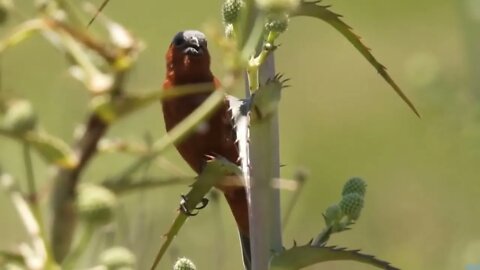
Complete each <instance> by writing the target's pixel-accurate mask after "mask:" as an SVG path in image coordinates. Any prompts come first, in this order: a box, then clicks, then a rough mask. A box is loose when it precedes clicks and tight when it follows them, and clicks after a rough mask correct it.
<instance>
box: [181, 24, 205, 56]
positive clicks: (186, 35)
mask: <svg viewBox="0 0 480 270" xmlns="http://www.w3.org/2000/svg"><path fill="white" fill-rule="evenodd" d="M172 44H173V45H174V46H175V47H177V48H179V49H181V50H182V51H183V52H184V53H185V54H188V55H194V56H195V55H201V54H203V52H204V51H205V50H206V48H207V40H206V37H205V34H203V33H202V32H200V31H197V30H186V31H182V32H178V33H177V34H176V35H175V36H174V37H173V40H172Z"/></svg>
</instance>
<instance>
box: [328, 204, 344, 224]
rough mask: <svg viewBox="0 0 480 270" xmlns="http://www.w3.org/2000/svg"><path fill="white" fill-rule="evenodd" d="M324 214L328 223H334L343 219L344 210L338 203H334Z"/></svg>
mask: <svg viewBox="0 0 480 270" xmlns="http://www.w3.org/2000/svg"><path fill="white" fill-rule="evenodd" d="M324 215H325V219H326V221H327V224H332V223H334V222H336V221H340V220H341V219H342V217H343V212H342V209H341V208H340V206H339V205H338V204H334V205H331V206H330V207H328V208H327V210H326V211H325V214H324Z"/></svg>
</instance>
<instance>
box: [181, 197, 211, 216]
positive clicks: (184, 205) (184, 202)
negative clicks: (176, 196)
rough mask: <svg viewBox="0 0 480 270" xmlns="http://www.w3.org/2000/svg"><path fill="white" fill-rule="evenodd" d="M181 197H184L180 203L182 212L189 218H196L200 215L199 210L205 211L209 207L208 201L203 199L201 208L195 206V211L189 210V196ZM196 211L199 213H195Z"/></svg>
mask: <svg viewBox="0 0 480 270" xmlns="http://www.w3.org/2000/svg"><path fill="white" fill-rule="evenodd" d="M181 197H182V201H181V202H180V211H181V212H182V213H184V214H185V215H187V216H189V217H194V216H196V215H198V212H199V211H198V210H200V209H203V208H205V207H207V205H208V199H207V198H202V200H201V201H200V205H199V206H195V208H194V209H193V210H189V209H188V207H187V201H188V198H187V196H185V195H181ZM194 210H197V211H196V212H193V211H194Z"/></svg>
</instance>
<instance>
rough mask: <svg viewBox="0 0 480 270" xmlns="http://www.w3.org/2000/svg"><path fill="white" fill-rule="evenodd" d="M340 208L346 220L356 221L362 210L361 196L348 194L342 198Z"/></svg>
mask: <svg viewBox="0 0 480 270" xmlns="http://www.w3.org/2000/svg"><path fill="white" fill-rule="evenodd" d="M340 208H341V209H342V211H343V213H344V214H345V215H346V216H347V217H348V218H350V219H352V220H356V219H358V218H359V217H360V212H361V211H362V208H363V196H362V195H360V194H358V193H350V194H347V195H345V196H343V198H342V200H341V201H340Z"/></svg>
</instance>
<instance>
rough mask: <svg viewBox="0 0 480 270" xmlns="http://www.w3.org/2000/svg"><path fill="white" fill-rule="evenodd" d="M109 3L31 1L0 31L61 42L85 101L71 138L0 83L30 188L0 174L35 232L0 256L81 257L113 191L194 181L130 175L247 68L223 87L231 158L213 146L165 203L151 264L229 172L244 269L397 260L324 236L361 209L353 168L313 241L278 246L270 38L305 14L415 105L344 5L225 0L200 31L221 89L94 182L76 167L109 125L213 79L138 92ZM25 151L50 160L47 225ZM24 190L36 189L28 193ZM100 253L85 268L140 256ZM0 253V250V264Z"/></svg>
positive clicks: (137, 48)
mask: <svg viewBox="0 0 480 270" xmlns="http://www.w3.org/2000/svg"><path fill="white" fill-rule="evenodd" d="M0 3H1V4H0V23H1V22H2V20H6V19H8V18H9V17H10V16H12V15H14V14H21V12H20V11H19V8H18V7H17V6H16V4H15V3H14V2H13V1H1V2H0ZM107 3H109V1H108V0H107V1H104V3H103V4H102V5H101V6H100V7H99V8H98V10H95V11H94V12H91V10H92V8H91V7H89V6H87V7H86V8H83V7H81V6H80V5H79V4H76V3H73V2H72V3H70V2H67V1H63V0H51V1H37V2H36V4H35V5H34V7H35V15H34V16H33V18H29V19H24V18H23V17H21V16H20V17H19V18H21V22H20V23H19V24H18V25H17V26H16V27H15V28H13V29H12V31H11V32H10V33H9V34H7V35H6V36H5V37H4V38H3V39H2V40H1V41H0V53H1V54H3V53H6V52H7V51H8V49H9V48H11V47H14V46H16V45H17V44H19V43H21V42H26V41H28V39H29V38H30V37H31V36H32V35H34V34H37V33H39V34H41V36H42V37H44V38H45V39H46V40H47V41H48V42H49V44H51V46H52V47H53V48H55V49H57V50H58V51H59V52H61V54H60V55H62V56H66V57H65V58H66V60H67V63H68V66H67V67H66V68H67V69H68V70H69V72H70V75H71V77H72V78H73V79H75V80H77V81H79V82H80V83H81V85H82V86H83V88H84V89H85V90H86V91H87V92H88V94H89V105H88V107H89V111H88V115H87V117H86V119H85V120H84V122H83V124H82V129H81V132H79V134H76V135H75V136H74V137H73V138H72V141H73V143H72V144H68V143H66V142H64V141H63V140H62V139H60V138H58V137H56V136H54V135H52V134H50V133H48V132H47V131H46V130H44V129H43V128H42V125H41V123H42V118H41V116H40V115H37V114H36V112H35V104H31V102H29V101H27V100H21V99H18V98H16V97H14V98H10V97H9V98H8V99H7V98H6V97H4V96H3V95H2V93H1V92H0V112H1V115H2V117H1V118H0V120H1V122H0V135H2V136H4V137H6V138H8V139H13V140H14V141H17V142H19V143H21V144H22V145H23V146H24V148H23V158H24V162H25V170H26V171H27V180H26V181H27V182H28V186H29V190H28V192H23V191H21V190H20V189H19V188H17V185H16V182H15V181H14V180H13V177H11V176H10V175H9V174H6V173H5V174H2V176H1V177H0V179H1V180H2V181H1V182H0V183H1V184H2V186H3V187H4V189H5V190H6V192H7V194H9V195H10V197H11V200H12V201H13V203H14V204H15V206H16V207H17V209H18V212H19V214H20V216H21V219H22V221H23V223H24V224H25V227H26V229H27V231H28V233H29V235H30V237H31V239H30V242H31V243H28V244H27V243H25V244H24V247H27V248H24V249H23V250H22V251H21V252H1V253H0V258H1V259H4V258H6V259H5V260H6V261H7V263H8V265H14V264H15V265H20V266H21V267H24V268H25V269H32V270H36V269H66V270H68V269H79V268H81V267H82V266H81V265H82V264H81V262H82V258H83V257H84V254H85V250H87V249H88V247H89V246H90V245H91V244H92V241H91V240H92V239H93V238H94V237H93V236H94V235H95V234H97V233H99V232H100V231H101V230H102V228H105V227H107V225H109V224H110V223H112V222H113V221H114V219H115V212H116V210H117V206H118V201H119V199H120V197H121V195H123V194H124V193H126V191H130V192H133V191H139V190H144V189H147V188H148V189H151V188H153V187H162V188H166V187H168V186H171V185H178V184H180V185H184V184H185V183H186V182H188V183H189V184H191V183H192V181H191V180H192V179H190V178H188V179H187V180H185V176H182V177H180V176H179V177H177V178H173V179H165V178H161V177H160V178H156V177H151V176H150V177H145V175H144V176H143V177H140V178H139V177H138V175H139V172H140V171H142V172H144V173H145V172H147V173H145V174H146V175H147V174H148V168H149V167H150V166H151V165H152V164H153V163H154V162H153V161H155V160H156V159H157V158H159V157H160V156H161V155H162V154H163V153H164V152H165V151H166V150H167V149H168V148H170V147H172V146H173V145H174V144H177V143H179V142H181V141H182V140H184V139H185V138H187V137H188V136H189V135H190V133H192V132H194V131H196V130H197V128H198V126H199V125H200V123H202V122H203V121H205V120H207V119H208V118H209V117H210V116H211V115H212V113H213V112H214V111H215V109H216V108H217V107H218V105H219V104H221V102H222V101H223V100H224V96H225V94H226V93H228V94H230V93H232V90H233V87H234V86H235V85H236V83H237V82H239V81H241V80H242V79H243V78H246V79H245V81H244V82H245V94H244V95H243V96H241V97H234V96H230V97H229V98H228V101H229V104H230V112H231V114H232V119H231V120H232V122H233V126H234V128H235V130H234V132H235V134H236V139H237V141H236V144H237V146H238V151H239V156H240V160H239V164H234V163H232V162H230V161H228V160H227V159H225V158H224V157H221V156H210V157H209V159H208V161H207V162H206V164H205V166H204V169H203V171H202V172H201V173H200V174H199V176H198V177H197V179H196V181H195V182H193V184H192V185H191V186H190V190H189V191H188V192H187V193H186V194H185V195H183V196H182V200H181V202H180V205H178V203H177V202H174V203H172V205H170V206H171V208H172V209H173V208H174V207H177V209H178V210H179V211H178V212H177V215H176V217H175V219H174V221H173V223H172V225H171V226H170V228H169V229H166V234H165V237H163V238H161V239H162V244H161V247H160V249H159V251H158V252H157V256H156V257H155V259H153V260H152V264H151V269H155V268H156V267H157V265H158V263H159V262H160V261H161V260H162V259H163V258H164V255H165V254H166V252H167V250H168V248H169V247H170V245H171V244H172V242H173V241H174V239H175V236H176V235H178V234H179V233H181V228H183V226H184V224H185V223H186V221H187V220H188V219H189V218H190V217H192V216H195V215H197V214H198V213H199V211H200V210H201V209H202V208H204V207H206V206H207V203H208V200H206V199H205V198H204V197H205V196H206V194H207V193H208V192H209V191H210V190H211V189H212V188H213V187H214V186H216V185H218V183H219V181H222V180H223V179H224V178H225V177H226V176H232V175H236V176H239V177H240V178H241V183H240V185H244V186H245V187H246V190H247V195H248V203H249V205H248V208H249V213H248V217H249V225H250V226H249V227H250V242H251V246H250V251H251V254H252V261H251V262H247V263H246V265H245V267H246V269H248V270H250V269H253V270H265V269H274V270H281V269H282V270H286V269H300V268H302V267H307V266H310V265H313V264H316V263H322V262H327V261H334V260H350V261H357V262H361V263H367V264H370V265H372V266H374V267H377V268H381V269H397V268H395V267H393V266H391V265H390V264H389V263H387V262H385V261H383V260H379V259H376V258H374V257H373V256H370V255H365V254H363V253H360V252H359V251H358V250H349V249H346V248H339V247H334V246H328V245H327V244H328V241H329V240H330V238H331V235H332V234H334V233H340V232H343V231H345V230H347V229H350V228H351V226H353V224H354V222H357V221H358V220H359V218H360V215H361V211H362V209H363V207H364V204H365V195H366V184H365V182H364V181H363V180H362V179H360V178H352V179H350V180H348V181H347V183H346V184H345V186H344V188H343V190H342V192H341V199H340V200H339V202H338V203H336V204H333V205H331V206H330V207H328V208H327V209H326V210H325V212H324V214H323V215H324V220H325V228H324V229H323V230H322V231H321V232H320V233H319V234H318V236H317V237H315V238H314V239H312V241H310V242H309V243H307V244H305V245H297V244H296V243H294V245H293V247H291V248H285V245H284V243H283V239H282V224H281V212H282V211H281V208H280V191H279V188H278V187H280V186H281V184H280V183H279V182H280V180H279V179H280V156H279V152H280V151H279V149H280V145H279V141H280V140H279V136H280V134H279V128H278V121H279V114H278V111H279V109H280V107H281V106H280V103H281V97H282V93H283V91H285V88H287V87H289V85H288V83H289V79H288V76H287V75H283V74H281V73H278V72H277V70H276V66H275V60H274V53H275V52H276V50H279V49H281V48H280V47H279V44H278V41H277V40H278V38H279V37H280V36H281V35H282V34H284V33H285V32H286V31H289V24H290V22H291V21H293V20H295V19H296V18H297V17H300V16H304V17H305V16H306V17H310V18H315V19H319V20H321V21H323V22H325V23H327V24H329V25H330V26H332V27H334V28H335V29H336V30H337V31H338V32H339V33H340V34H341V35H342V36H344V37H345V38H346V39H347V40H348V41H349V42H350V43H351V44H352V45H353V46H354V48H355V49H357V50H358V51H359V53H360V54H361V55H362V56H363V57H364V58H365V59H366V60H367V61H368V62H369V63H370V64H371V65H372V66H373V67H374V69H375V70H376V71H377V72H378V73H379V74H380V76H381V77H382V78H383V79H384V80H385V81H386V82H387V83H388V84H389V85H390V86H391V87H392V88H393V90H394V91H395V92H396V93H397V94H398V95H399V96H400V98H401V99H402V100H403V101H404V102H405V103H406V104H407V105H408V106H409V107H410V109H411V110H412V111H413V112H414V113H415V114H416V115H419V113H418V112H417V110H416V108H415V107H414V105H413V103H412V102H411V101H410V100H409V99H408V98H407V96H406V95H405V94H404V93H403V92H402V91H401V89H400V87H399V86H398V85H397V84H396V83H395V82H394V80H393V79H392V78H391V77H390V75H389V74H388V73H387V71H386V69H385V67H384V66H383V65H381V64H380V63H379V62H378V61H377V60H376V58H375V57H374V56H373V55H372V53H371V52H370V50H369V49H368V48H367V47H366V46H365V45H364V44H363V43H362V42H361V41H360V38H359V37H358V36H357V35H356V34H354V33H353V32H352V29H351V28H350V27H349V26H348V25H347V24H346V23H344V22H343V20H342V19H341V17H340V15H338V14H336V13H334V12H333V11H331V10H330V8H329V6H326V5H322V3H321V1H307V0H256V1H253V0H225V2H224V3H223V4H222V7H221V20H222V21H223V29H222V30H218V27H211V28H209V29H207V31H206V32H207V34H208V35H209V36H210V38H211V39H210V40H212V41H213V42H215V43H217V45H219V47H221V48H222V52H223V53H224V59H223V60H224V63H225V65H224V68H225V70H226V72H225V73H226V75H225V76H224V77H223V78H221V85H222V86H221V88H220V89H218V91H214V92H213V93H212V94H211V95H210V96H209V98H208V99H207V100H206V101H204V102H203V103H202V105H200V106H199V107H198V108H197V109H196V110H195V111H194V112H193V113H192V114H190V115H189V116H188V117H186V118H185V119H184V120H183V121H182V122H181V123H180V124H178V125H176V126H175V127H174V128H173V129H171V130H170V131H169V133H168V134H166V135H164V136H163V137H160V138H158V139H157V140H153V141H151V142H150V141H149V142H145V143H142V144H140V147H135V146H134V145H133V144H130V143H129V142H128V141H126V140H125V141H123V143H124V144H123V147H117V148H113V149H114V150H113V151H114V152H122V151H124V152H127V151H129V150H130V152H133V155H134V161H133V162H132V163H131V165H129V166H126V167H125V168H121V169H120V170H118V172H114V173H112V175H113V176H111V177H109V178H108V179H104V181H102V182H99V181H97V180H95V182H96V183H97V184H95V185H93V184H91V183H87V180H86V179H83V178H84V177H83V173H84V171H85V170H86V168H88V166H89V164H90V163H91V162H92V160H93V158H94V157H96V156H97V155H99V154H100V152H101V151H102V147H101V146H102V143H101V142H105V141H107V143H106V145H114V143H110V144H108V142H111V141H109V139H108V138H107V137H106V136H107V132H108V130H109V128H110V127H111V126H112V125H115V124H116V123H118V122H120V121H124V120H125V117H126V116H127V115H129V114H132V113H135V112H138V111H139V110H141V109H142V108H145V107H146V106H147V105H149V104H152V103H154V102H158V100H159V99H168V98H172V97H173V96H174V95H177V94H175V93H178V92H180V93H181V94H189V93H198V92H205V91H207V90H208V89H209V87H211V85H205V84H198V85H189V86H185V87H183V86H181V87H179V88H182V91H170V92H169V93H173V94H169V93H165V92H162V91H159V90H158V89H153V90H151V91H149V92H147V93H145V94H135V92H132V91H131V90H130V89H128V87H127V84H126V81H127V79H128V75H129V73H130V72H131V70H132V68H133V67H134V65H135V64H136V62H137V58H138V55H139V54H140V53H141V50H142V49H143V46H142V42H141V41H140V40H138V39H137V38H136V37H135V35H133V34H132V33H130V32H129V31H128V30H127V28H126V27H124V26H122V25H121V24H119V23H118V22H116V21H114V20H112V19H110V18H108V17H107V16H106V15H105V14H103V13H102V10H103V8H105V6H106V5H107ZM85 10H86V11H85ZM89 10H90V11H89ZM90 18H91V19H90ZM95 23H98V24H99V26H98V27H101V28H102V31H103V32H104V33H106V34H97V33H96V32H95V31H93V30H91V29H90V28H88V27H92V26H94V24H95ZM87 26H88V27H87ZM219 33H221V34H219ZM223 33H225V35H224V34H223ZM287 42H288V41H287ZM244 74H245V75H246V76H243V75H244ZM293 79H300V78H293ZM312 87H313V86H312ZM72 133H73V132H72ZM103 145H105V144H103ZM132 149H136V150H135V151H133V150H132ZM32 150H33V151H35V152H36V153H37V154H39V156H41V157H42V158H43V160H44V161H45V162H46V163H47V164H48V165H49V166H52V167H54V168H55V170H54V175H53V177H52V179H51V182H52V188H51V190H50V192H49V195H50V197H51V208H50V214H51V216H52V225H51V227H49V228H47V226H46V223H44V221H43V216H44V215H45V214H44V213H42V211H41V210H40V207H39V204H38V201H37V200H36V198H37V195H38V193H39V189H37V187H36V181H35V176H36V173H35V171H34V168H33V165H32V162H31V154H32V152H33V151H32ZM130 154H132V153H130ZM237 184H238V183H237ZM27 195H28V196H27ZM30 197H31V198H33V199H31V200H27V199H26V198H30ZM289 211H290V210H289ZM47 231H49V232H50V238H49V237H47V235H48V233H47ZM158 239H160V236H159V237H158ZM101 254H102V255H101V256H100V259H99V262H98V265H97V266H94V267H93V268H92V269H135V267H136V266H137V265H138V263H140V262H139V261H138V259H137V258H136V257H135V255H133V254H132V252H131V251H130V250H129V249H127V248H125V247H118V246H109V247H108V249H107V250H105V251H103V252H102V253H101ZM149 262H150V261H149ZM1 263H2V260H0V266H2V264H1ZM174 269H175V270H177V269H178V270H180V269H196V267H195V265H194V264H193V263H192V262H191V261H189V260H188V259H185V258H181V259H179V260H178V261H177V262H176V263H175V265H174Z"/></svg>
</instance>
